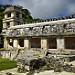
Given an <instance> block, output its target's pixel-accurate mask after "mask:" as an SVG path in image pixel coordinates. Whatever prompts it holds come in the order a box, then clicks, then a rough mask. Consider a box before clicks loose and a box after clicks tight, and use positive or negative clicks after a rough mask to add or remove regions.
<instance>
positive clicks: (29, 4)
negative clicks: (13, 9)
mask: <svg viewBox="0 0 75 75" xmlns="http://www.w3.org/2000/svg"><path fill="white" fill-rule="evenodd" d="M0 4H13V5H21V6H23V8H25V9H28V10H29V11H30V13H31V15H32V16H33V18H40V19H49V18H54V17H60V16H65V15H70V14H74V13H75V0H0Z"/></svg>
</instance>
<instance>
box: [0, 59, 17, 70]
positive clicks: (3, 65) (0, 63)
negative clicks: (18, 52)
mask: <svg viewBox="0 0 75 75" xmlns="http://www.w3.org/2000/svg"><path fill="white" fill-rule="evenodd" d="M15 67H17V62H16V61H11V60H9V59H6V58H0V71H1V70H6V69H11V68H15Z"/></svg>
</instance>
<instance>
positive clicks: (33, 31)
mask: <svg viewBox="0 0 75 75" xmlns="http://www.w3.org/2000/svg"><path fill="white" fill-rule="evenodd" d="M74 21H75V19H73V20H66V21H64V20H63V21H60V22H59V21H56V22H42V23H37V24H35V23H34V24H29V25H28V26H27V25H21V26H13V27H11V28H9V29H8V31H7V32H6V36H7V37H14V36H15V37H17V36H49V35H70V34H71V35H72V34H75V22H74Z"/></svg>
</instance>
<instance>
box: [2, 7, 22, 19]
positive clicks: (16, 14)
mask: <svg viewBox="0 0 75 75" xmlns="http://www.w3.org/2000/svg"><path fill="white" fill-rule="evenodd" d="M3 13H4V19H6V18H22V11H21V7H17V6H11V7H7V8H6V9H5V11H4V12H3ZM4 19H3V20H4Z"/></svg>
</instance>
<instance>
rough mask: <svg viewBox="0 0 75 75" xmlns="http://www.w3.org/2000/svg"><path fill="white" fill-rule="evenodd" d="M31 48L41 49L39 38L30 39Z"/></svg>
mask: <svg viewBox="0 0 75 75" xmlns="http://www.w3.org/2000/svg"><path fill="white" fill-rule="evenodd" d="M30 43H31V48H41V38H31V40H30Z"/></svg>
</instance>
